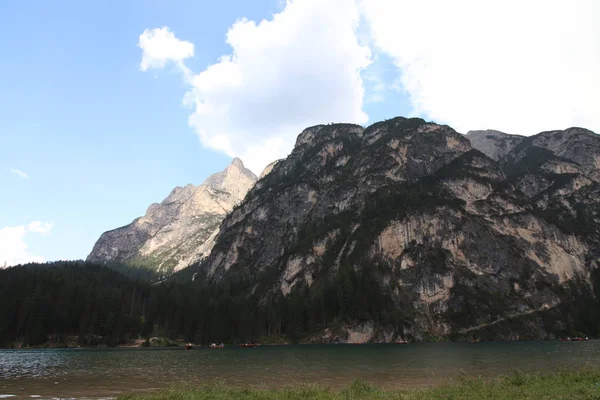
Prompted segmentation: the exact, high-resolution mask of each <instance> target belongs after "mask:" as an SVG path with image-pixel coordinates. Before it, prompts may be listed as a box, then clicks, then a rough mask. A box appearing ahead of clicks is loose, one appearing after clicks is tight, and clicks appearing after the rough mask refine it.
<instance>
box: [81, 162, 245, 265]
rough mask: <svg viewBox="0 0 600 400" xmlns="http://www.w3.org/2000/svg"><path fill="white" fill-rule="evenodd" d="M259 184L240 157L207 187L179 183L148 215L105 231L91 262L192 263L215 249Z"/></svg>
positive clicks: (211, 178)
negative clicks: (224, 226)
mask: <svg viewBox="0 0 600 400" xmlns="http://www.w3.org/2000/svg"><path fill="white" fill-rule="evenodd" d="M255 182H256V176H255V175H254V174H253V173H252V172H251V171H250V170H248V169H246V168H244V165H243V163H242V161H241V160H239V159H237V158H236V159H234V160H233V162H232V164H231V165H229V166H228V167H227V168H226V169H225V170H224V171H222V172H219V173H216V174H214V175H212V176H210V177H209V178H208V179H207V180H206V181H205V182H204V183H203V184H202V185H200V186H194V185H187V186H185V187H176V188H175V189H173V191H172V192H171V193H170V194H169V196H167V198H166V199H164V200H163V201H162V202H161V203H154V204H152V205H151V206H150V207H148V210H147V211H146V215H144V216H143V217H140V218H137V219H135V220H134V221H133V222H132V223H131V224H129V225H126V226H124V227H121V228H118V229H115V230H112V231H108V232H105V233H103V234H102V235H101V236H100V239H98V241H97V242H96V244H95V245H94V248H93V250H92V252H91V253H90V255H89V256H88V258H87V260H88V261H92V262H126V263H139V264H144V265H148V266H152V267H155V268H156V269H157V270H158V271H161V272H165V273H170V272H172V271H177V270H180V269H182V268H184V267H187V266H188V265H190V264H191V263H194V262H197V261H199V260H201V259H202V258H203V257H205V256H206V255H208V253H210V250H211V249H212V246H213V244H214V237H215V236H216V234H217V232H218V227H219V224H220V223H221V221H222V220H223V218H224V217H225V216H226V215H227V213H228V212H230V211H231V210H232V209H233V207H234V206H235V205H236V204H238V203H240V202H241V201H242V200H243V199H244V196H245V195H246V193H247V192H248V190H249V189H250V188H251V187H252V186H253V185H254V183H255Z"/></svg>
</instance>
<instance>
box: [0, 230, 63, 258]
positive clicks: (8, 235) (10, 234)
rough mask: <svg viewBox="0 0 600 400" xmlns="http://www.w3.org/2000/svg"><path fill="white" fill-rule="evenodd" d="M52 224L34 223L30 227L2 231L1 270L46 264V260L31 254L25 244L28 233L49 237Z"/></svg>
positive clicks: (0, 240) (0, 238)
mask: <svg viewBox="0 0 600 400" xmlns="http://www.w3.org/2000/svg"><path fill="white" fill-rule="evenodd" d="M53 225H54V224H53V223H52V222H45V221H33V222H31V223H30V224H28V225H19V226H7V227H4V228H2V229H0V268H2V267H4V266H12V265H17V264H25V263H28V262H44V258H43V257H40V256H36V255H33V254H29V253H28V252H27V243H26V242H25V239H26V235H27V234H28V233H40V234H43V235H49V234H50V233H51V231H52V227H53Z"/></svg>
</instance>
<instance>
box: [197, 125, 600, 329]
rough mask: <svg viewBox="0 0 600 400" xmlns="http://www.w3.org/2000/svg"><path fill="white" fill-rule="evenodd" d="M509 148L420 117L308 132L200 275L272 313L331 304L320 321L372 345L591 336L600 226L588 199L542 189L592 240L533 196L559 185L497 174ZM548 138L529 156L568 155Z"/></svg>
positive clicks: (516, 143) (218, 243)
mask: <svg viewBox="0 0 600 400" xmlns="http://www.w3.org/2000/svg"><path fill="white" fill-rule="evenodd" d="M486 134H487V133H486ZM503 135H504V134H503ZM557 135H558V136H561V135H568V133H567V134H560V133H558V134H557ZM592 135H593V134H592ZM471 136H473V135H471ZM506 136H508V135H506ZM504 139H506V140H508V142H509V143H510V145H506V144H505V145H504V146H503V147H502V149H501V150H495V149H493V148H490V146H488V147H487V148H486V149H485V150H486V151H487V152H488V153H489V154H491V155H493V156H494V158H498V160H494V159H492V158H490V157H488V156H486V155H485V154H484V153H482V152H480V151H478V150H476V149H473V148H472V146H471V143H470V141H469V140H468V139H467V138H466V137H465V136H463V135H461V134H458V133H457V132H455V131H454V130H453V129H451V128H449V127H447V126H441V125H437V124H434V123H427V122H425V121H423V120H421V119H416V118H412V119H405V118H394V119H392V120H388V121H384V122H379V123H376V124H374V125H371V126H370V127H368V128H366V129H363V128H362V127H360V126H357V125H350V124H334V125H319V126H315V127H311V128H308V129H306V130H305V131H304V132H302V133H301V134H300V135H299V136H298V139H297V142H296V146H295V148H294V150H293V151H292V153H291V154H290V155H289V156H288V157H287V158H286V159H284V160H281V161H279V162H278V163H277V164H275V165H274V166H273V169H272V171H271V172H270V173H269V174H268V175H266V176H265V177H263V178H262V179H261V180H259V182H257V184H256V185H255V186H254V188H253V189H252V190H251V191H250V192H249V194H248V196H247V197H246V198H245V200H244V202H243V203H242V204H241V205H240V206H239V207H236V208H235V209H234V210H233V211H232V213H231V214H230V215H228V216H227V217H226V218H225V220H224V221H223V223H222V225H221V227H220V230H219V233H218V235H217V236H216V238H215V246H214V248H213V250H212V252H211V254H210V255H209V256H208V257H207V259H206V260H205V261H204V262H203V263H201V264H200V265H199V266H197V267H195V270H196V271H197V272H200V273H204V274H206V276H207V279H209V280H215V281H218V280H221V279H224V278H231V279H233V278H235V277H237V278H236V279H241V280H242V281H244V282H247V285H248V287H249V288H250V289H249V295H253V296H259V297H260V298H261V299H262V300H261V301H263V302H266V303H268V302H270V301H276V299H279V298H282V296H283V297H286V296H287V297H290V299H295V298H298V299H301V298H304V299H310V300H306V301H308V302H310V304H315V303H314V302H317V303H316V304H318V302H319V301H323V299H324V298H327V299H329V300H328V303H331V302H333V303H334V305H333V306H332V305H331V304H329V305H328V306H327V307H325V306H324V309H325V308H327V310H328V311H327V312H324V311H323V313H324V314H323V315H322V318H321V325H320V326H321V327H322V328H325V327H327V326H328V324H330V323H331V321H332V320H339V318H340V317H343V318H344V320H345V321H346V322H347V323H348V324H351V325H352V326H357V324H359V325H360V324H367V326H369V327H371V328H370V331H369V332H370V333H368V334H367V335H366V338H367V340H389V339H390V338H393V337H412V338H427V337H440V336H441V337H454V338H458V337H471V336H477V337H487V338H534V337H535V338H539V337H548V336H552V335H557V334H560V333H561V332H567V331H574V330H577V331H586V332H591V331H593V330H595V331H597V329H598V322H597V320H596V319H595V318H596V317H598V315H596V314H593V312H596V311H597V309H594V310H596V311H593V310H592V308H590V307H589V303H590V302H592V303H593V304H596V299H595V295H594V289H595V288H596V286H595V284H596V282H595V281H594V279H593V277H592V275H593V274H592V272H593V271H594V270H595V268H597V261H595V259H593V257H592V258H591V257H590V256H589V255H590V254H597V252H598V248H597V242H595V241H594V240H595V239H593V238H592V239H590V235H589V233H588V232H597V231H598V226H600V224H599V223H598V219H597V216H598V212H597V211H598V208H597V207H598V197H594V196H595V195H594V194H595V193H596V192H595V190H596V189H594V187H593V186H591V185H587V186H585V187H580V188H579V189H577V186H578V185H577V184H576V185H574V186H573V187H572V190H571V191H570V192H568V193H567V192H564V193H563V192H560V193H563V194H561V196H563V197H560V198H559V197H558V194H557V193H559V192H557V193H555V192H548V196H549V198H548V199H546V203H545V204H546V205H548V204H551V203H552V201H555V200H556V201H558V204H557V205H555V206H553V207H555V208H554V209H556V210H558V209H559V208H560V207H563V209H561V210H562V214H561V215H563V214H564V215H567V214H569V213H571V214H569V215H572V213H573V212H577V213H580V214H577V215H588V216H592V218H591V219H590V218H588V219H587V221H586V223H587V224H589V227H587V228H585V229H587V231H584V230H583V228H582V227H581V226H579V225H578V224H575V225H574V226H573V227H572V228H571V229H568V228H567V227H565V226H563V225H562V223H560V222H558V221H555V220H554V219H553V218H554V216H553V217H549V216H547V215H544V210H548V209H550V208H548V206H546V208H544V207H543V206H542V205H541V204H538V203H537V201H538V200H539V198H537V197H536V198H534V196H533V195H537V194H538V193H539V192H540V190H542V191H543V190H547V189H548V188H550V186H552V184H550V185H545V186H544V187H541V186H540V190H533V191H530V192H529V193H526V192H527V191H525V190H520V186H522V185H520V183H519V181H518V179H517V177H518V176H522V173H523V171H527V172H531V171H532V169H531V168H525V169H522V170H520V171H518V173H514V172H515V171H514V169H513V170H511V169H510V168H506V167H507V166H508V165H509V164H510V163H508V162H505V161H504V160H505V159H508V158H510V157H512V156H514V155H515V154H516V153H515V152H518V151H521V150H522V147H520V146H521V144H522V143H523V142H524V141H525V139H524V138H518V139H517V140H512V139H510V138H504ZM532 140H533V141H534V143H537V142H535V140H538V139H532ZM585 140H587V141H589V143H591V144H589V143H588V145H590V146H592V147H593V146H595V145H596V144H598V143H599V142H598V137H597V135H596V136H589V135H587V136H586V137H585ZM528 142H529V141H528ZM544 143H546V144H545V145H543V146H542V147H537V146H531V147H532V148H534V147H535V149H543V150H546V151H548V152H549V153H548V154H549V156H550V158H552V157H555V158H556V160H563V159H564V158H563V157H565V156H567V155H568V154H569V153H568V151H564V149H562V147H561V146H560V145H558V146H554V145H553V144H552V143H554V142H551V141H548V142H544ZM586 143H587V142H586ZM555 152H556V155H555ZM548 154H547V155H548ZM588 158H589V157H588ZM511 159H512V158H511ZM590 159H593V157H591V158H590ZM553 160H554V159H553ZM556 160H554V161H556ZM586 160H587V159H586ZM582 162H583V161H582ZM586 162H587V161H586ZM513 164H514V163H513ZM513 164H510V165H513ZM571 164H573V162H571ZM577 165H579V166H580V167H579V168H581V169H585V170H586V171H587V170H588V169H589V171H588V172H586V173H588V174H591V173H592V172H593V170H594V168H595V167H594V164H591V165H589V164H586V165H585V166H581V165H580V164H577ZM561 168H562V167H560V168H558V170H561ZM564 168H565V171H571V169H570V168H571V167H567V165H566V164H565V166H564ZM509 171H510V172H511V173H510V174H509ZM507 175H509V177H507ZM583 189H585V190H587V191H589V193H587V192H583V191H581V190H583ZM569 196H571V197H569ZM557 199H558V200H557ZM565 218H566V217H565ZM594 234H595V233H594ZM592 236H593V235H592ZM331 291H333V292H331ZM336 291H337V292H338V296H337V297H331V295H328V294H327V293H336ZM274 299H275V300H274ZM319 299H321V300H319ZM332 299H333V300H332ZM335 299H337V300H335ZM573 299H577V301H576V302H574V301H573ZM289 301H294V300H289ZM299 301H300V300H299ZM584 304H585V307H586V309H582V308H581V307H583V305H584ZM318 310H319V309H318V307H317V310H316V311H315V310H312V311H311V312H312V313H320V311H318ZM586 310H587V311H586ZM592 311H593V312H592ZM307 312H308V311H307ZM592 314H593V315H592ZM319 315H320V314H319Z"/></svg>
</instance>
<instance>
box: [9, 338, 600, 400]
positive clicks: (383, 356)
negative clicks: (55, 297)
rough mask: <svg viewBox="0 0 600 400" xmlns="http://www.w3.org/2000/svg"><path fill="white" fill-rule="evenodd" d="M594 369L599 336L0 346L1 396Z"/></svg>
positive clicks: (418, 380) (396, 384)
mask: <svg viewBox="0 0 600 400" xmlns="http://www.w3.org/2000/svg"><path fill="white" fill-rule="evenodd" d="M584 366H597V367H600V340H590V341H588V342H577V343H575V342H566V343H565V342H558V341H547V342H508V343H473V344H471V343H465V344H463V343H426V344H408V345H391V344H390V345H360V346H357V345H323V346H320V345H305V346H301V345H299V346H259V347H256V348H250V349H241V348H237V347H231V348H225V349H195V350H193V351H185V350H183V349H178V348H177V349H58V350H51V349H38V350H0V399H3V398H9V397H8V396H10V395H12V396H14V397H10V399H11V400H12V399H15V400H16V399H25V398H27V399H33V398H41V399H47V398H98V397H115V396H118V395H120V394H126V393H135V392H144V391H148V390H153V389H157V388H164V387H166V386H169V385H171V384H173V383H190V384H196V385H198V384H207V383H214V382H222V383H224V384H225V385H229V386H234V387H254V388H260V387H286V386H298V385H302V384H311V383H318V384H320V385H323V386H329V387H340V386H344V385H346V384H348V383H349V382H351V381H352V380H354V379H362V380H365V381H368V382H371V383H373V384H375V385H377V386H380V387H383V388H401V387H414V386H424V385H434V384H438V383H443V382H445V381H447V380H448V379H451V378H453V377H456V376H458V375H460V374H467V375H469V376H483V377H491V376H495V375H499V374H502V373H507V372H510V371H513V370H515V369H517V368H518V369H521V370H530V371H552V370H556V369H561V368H562V369H565V368H568V369H570V368H581V367H584Z"/></svg>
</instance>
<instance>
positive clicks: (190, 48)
mask: <svg viewBox="0 0 600 400" xmlns="http://www.w3.org/2000/svg"><path fill="white" fill-rule="evenodd" d="M138 47H139V48H141V49H142V61H141V63H140V69H141V70H142V71H147V70H148V69H151V68H164V67H165V66H166V65H167V63H169V62H173V63H175V64H176V65H177V66H179V67H181V68H183V69H184V70H185V67H184V64H183V60H185V59H186V58H190V57H193V56H194V44H193V43H190V42H186V41H183V40H179V39H177V38H176V37H175V34H174V33H173V32H171V30H169V28H168V27H166V26H165V27H162V28H156V29H146V30H145V31H144V32H143V33H142V34H141V35H140V38H139V42H138Z"/></svg>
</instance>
